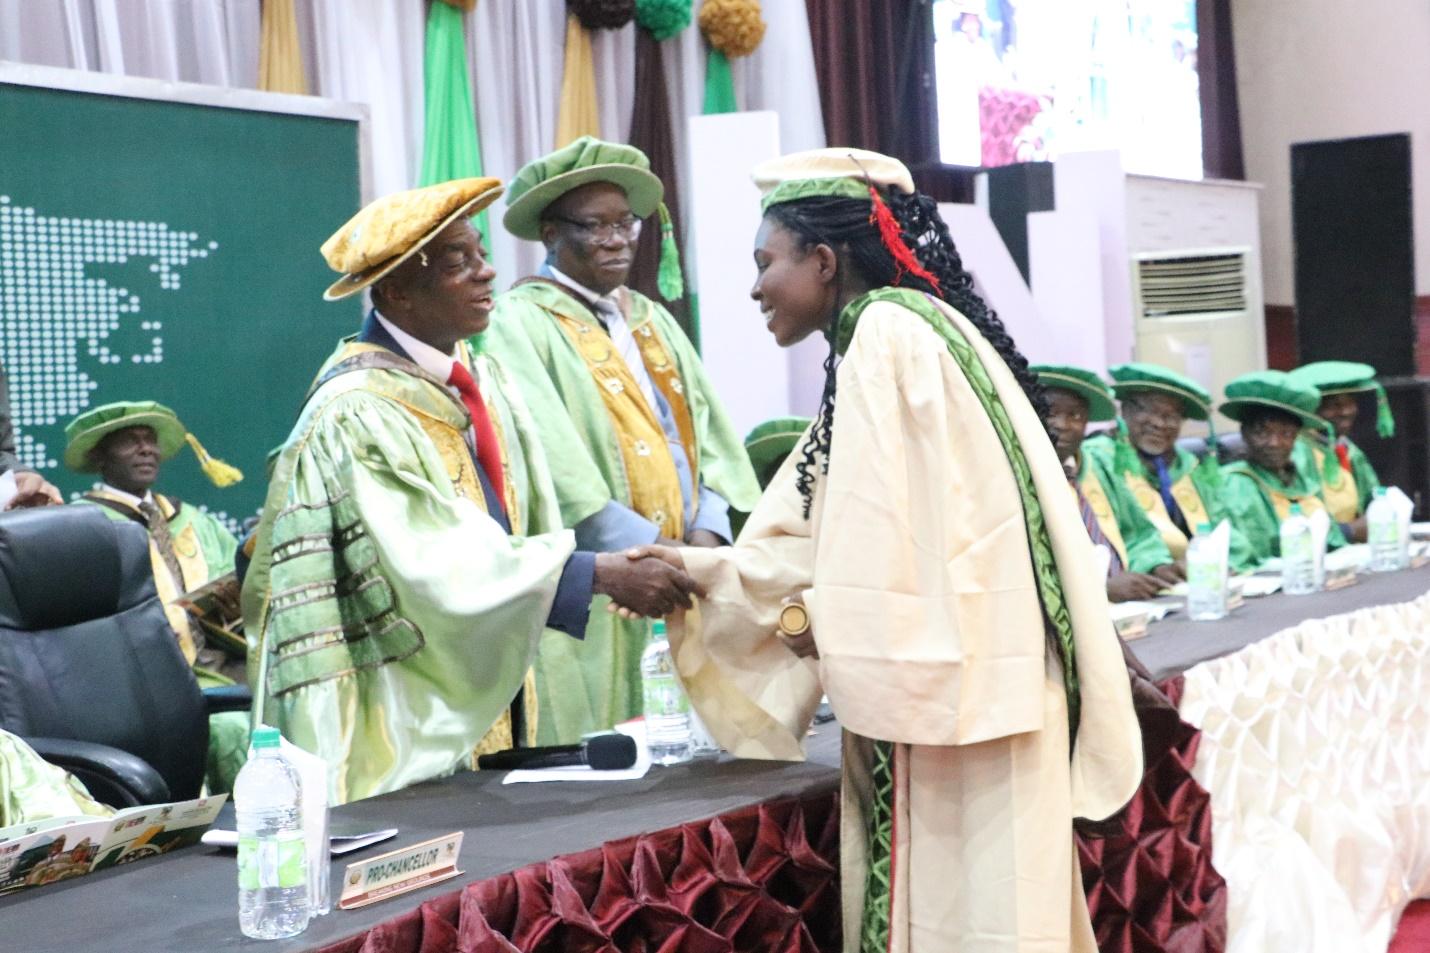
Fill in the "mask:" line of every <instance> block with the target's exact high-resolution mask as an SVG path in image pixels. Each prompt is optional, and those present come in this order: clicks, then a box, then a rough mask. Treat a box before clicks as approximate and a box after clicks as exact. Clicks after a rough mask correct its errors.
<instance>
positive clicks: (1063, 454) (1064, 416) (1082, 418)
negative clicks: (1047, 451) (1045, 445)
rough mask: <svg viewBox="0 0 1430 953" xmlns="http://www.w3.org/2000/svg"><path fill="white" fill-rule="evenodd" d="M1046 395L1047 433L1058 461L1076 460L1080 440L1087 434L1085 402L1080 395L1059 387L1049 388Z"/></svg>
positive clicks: (1079, 449) (1080, 447) (1079, 450)
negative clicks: (1056, 453) (1050, 437)
mask: <svg viewBox="0 0 1430 953" xmlns="http://www.w3.org/2000/svg"><path fill="white" fill-rule="evenodd" d="M1047 395H1048V433H1050V434H1052V437H1053V446H1054V447H1055V448H1056V449H1057V451H1058V459H1059V460H1067V459H1069V458H1072V459H1074V460H1076V459H1078V457H1079V454H1080V452H1081V451H1082V438H1083V436H1084V435H1085V434H1086V433H1087V400H1086V398H1084V397H1083V396H1082V395H1080V394H1075V393H1073V392H1072V391H1070V390H1064V389H1063V388H1061V387H1050V388H1048V389H1047Z"/></svg>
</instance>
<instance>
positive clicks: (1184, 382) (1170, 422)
mask: <svg viewBox="0 0 1430 953" xmlns="http://www.w3.org/2000/svg"><path fill="white" fill-rule="evenodd" d="M1107 373H1108V375H1109V376H1110V377H1111V378H1112V391H1113V394H1115V395H1116V397H1117V399H1118V401H1120V402H1121V410H1122V415H1121V420H1120V421H1119V423H1118V427H1117V429H1116V430H1115V431H1113V432H1112V433H1111V434H1109V435H1107V436H1097V437H1094V438H1092V439H1090V440H1088V441H1087V442H1086V443H1085V444H1083V452H1084V453H1086V454H1089V455H1092V456H1094V457H1097V458H1098V464H1099V467H1101V468H1104V469H1109V468H1110V469H1111V470H1113V471H1114V472H1115V473H1117V474H1118V475H1120V476H1121V477H1122V479H1123V481H1124V482H1125V483H1126V484H1127V487H1128V489H1130V490H1131V491H1132V495H1133V496H1134V497H1135V498H1136V500H1137V503H1138V505H1139V506H1141V507H1142V511H1143V512H1144V513H1146V514H1147V518H1148V519H1149V520H1151V522H1152V525H1153V526H1155V527H1156V528H1157V531H1158V533H1160V534H1161V536H1162V541H1163V542H1164V543H1166V544H1167V549H1168V550H1169V551H1170V552H1171V554H1172V557H1173V558H1174V559H1185V558H1186V554H1187V543H1188V542H1189V541H1190V539H1191V537H1192V535H1193V534H1194V533H1195V532H1196V530H1197V527H1198V526H1199V525H1201V524H1203V523H1212V524H1215V523H1219V522H1221V520H1222V519H1224V518H1227V514H1226V512H1225V508H1224V507H1223V506H1222V504H1221V499H1220V491H1221V467H1220V465H1219V464H1218V463H1217V458H1216V450H1215V446H1216V437H1215V432H1213V434H1212V437H1211V439H1210V440H1209V441H1208V447H1209V449H1208V451H1207V453H1206V454H1205V455H1204V456H1203V458H1202V459H1200V460H1198V459H1197V457H1196V455H1195V454H1193V453H1191V452H1190V451H1188V450H1184V449H1182V448H1180V447H1178V446H1177V438H1178V437H1179V436H1181V433H1182V425H1183V424H1184V423H1185V422H1186V421H1187V419H1188V418H1190V419H1192V420H1205V421H1210V420H1211V395H1210V394H1208V393H1207V392H1206V390H1205V389H1203V388H1202V386H1201V385H1200V384H1198V383H1197V382H1196V381H1193V380H1191V379H1190V378H1187V377H1184V376H1182V375H1181V374H1178V373H1176V372H1175V371H1172V370H1169V369H1168V368H1165V367H1160V366H1158V365H1156V364H1146V363H1132V364H1118V365H1115V366H1114V367H1110V368H1108V372H1107ZM1230 562H1231V568H1232V569H1233V570H1234V571H1237V572H1244V571H1247V570H1250V569H1253V568H1255V564H1256V561H1255V559H1254V558H1253V557H1252V554H1251V547H1250V545H1249V544H1248V543H1247V541H1246V537H1244V536H1243V535H1242V534H1241V531H1240V530H1238V529H1237V528H1236V527H1235V526H1232V528H1231V548H1230Z"/></svg>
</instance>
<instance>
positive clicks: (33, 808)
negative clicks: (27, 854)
mask: <svg viewBox="0 0 1430 953" xmlns="http://www.w3.org/2000/svg"><path fill="white" fill-rule="evenodd" d="M113 813H114V812H113V811H111V810H110V809H109V808H107V807H105V806H104V805H103V804H100V803H99V802H98V801H96V800H94V798H92V797H90V796H89V792H88V791H86V790H85V789H84V785H83V784H81V783H80V782H79V779H78V778H76V777H75V776H74V775H72V774H70V773H69V772H68V771H65V770H64V769H63V768H61V767H59V766H57V765H53V764H50V763H49V762H48V761H46V760H45V759H44V758H41V757H40V756H39V755H38V754H36V753H35V749H34V748H31V747H30V746H29V745H27V744H25V742H24V741H22V740H21V739H20V738H19V737H18V736H16V735H12V734H10V733H9V732H8V731H0V827H10V826H12V825H15V824H31V823H34V822H35V821H44V820H49V819H50V818H52V817H71V816H77V815H82V814H89V815H92V816H94V817H108V816H109V815H111V814H113Z"/></svg>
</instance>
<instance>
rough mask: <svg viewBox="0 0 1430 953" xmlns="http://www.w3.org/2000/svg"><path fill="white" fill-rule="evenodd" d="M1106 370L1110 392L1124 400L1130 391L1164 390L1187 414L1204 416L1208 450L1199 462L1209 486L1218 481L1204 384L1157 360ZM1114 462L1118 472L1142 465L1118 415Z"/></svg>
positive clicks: (1134, 470)
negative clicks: (1110, 383) (1110, 384)
mask: <svg viewBox="0 0 1430 953" xmlns="http://www.w3.org/2000/svg"><path fill="white" fill-rule="evenodd" d="M1107 374H1108V376H1109V377H1111V378H1112V392H1113V394H1115V395H1116V396H1117V399H1118V400H1126V399H1127V397H1128V396H1129V395H1131V394H1138V393H1146V392H1148V391H1152V392H1155V393H1158V394H1167V395H1169V396H1172V397H1176V398H1178V399H1180V400H1181V402H1182V413H1184V414H1186V415H1187V417H1188V418H1190V419H1191V420H1205V421H1206V422H1207V427H1208V433H1207V449H1208V451H1209V452H1208V453H1207V454H1206V455H1205V456H1204V457H1202V460H1201V463H1200V464H1198V466H1200V467H1201V468H1202V472H1203V476H1204V477H1205V479H1206V480H1207V481H1208V482H1209V483H1210V484H1211V485H1212V486H1216V485H1219V484H1220V483H1221V467H1220V465H1219V464H1218V462H1217V455H1216V445H1217V443H1216V422H1215V420H1214V419H1213V417H1212V412H1211V410H1212V395H1211V394H1209V393H1208V392H1207V389H1206V388H1205V387H1203V386H1202V385H1200V384H1198V383H1197V382H1196V381H1194V380H1192V379H1191V378H1190V377H1185V376H1183V375H1181V374H1178V373H1177V372H1176V371H1174V370H1171V369H1170V368H1166V367H1162V366H1161V365H1160V364H1147V363H1144V362H1132V363H1128V364H1114V365H1113V366H1112V367H1109V368H1108V369H1107ZM1113 465H1114V466H1115V467H1116V469H1117V470H1118V472H1120V473H1133V474H1138V475H1140V474H1141V473H1142V471H1143V469H1144V467H1143V466H1142V461H1141V459H1140V458H1139V457H1138V456H1137V451H1136V448H1134V447H1133V446H1132V441H1131V440H1130V439H1129V438H1128V435H1127V424H1126V422H1125V421H1124V420H1123V419H1122V418H1120V417H1119V418H1118V420H1117V450H1116V452H1115V457H1114V461H1113Z"/></svg>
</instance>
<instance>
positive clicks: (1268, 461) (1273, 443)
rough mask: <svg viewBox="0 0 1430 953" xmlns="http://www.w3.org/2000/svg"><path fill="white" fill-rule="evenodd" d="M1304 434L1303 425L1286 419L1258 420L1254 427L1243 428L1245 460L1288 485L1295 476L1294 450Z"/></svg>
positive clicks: (1262, 418)
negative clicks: (1297, 441) (1302, 432)
mask: <svg viewBox="0 0 1430 953" xmlns="http://www.w3.org/2000/svg"><path fill="white" fill-rule="evenodd" d="M1300 433H1301V422H1300V421H1299V420H1296V419H1295V418H1293V417H1291V416H1289V415H1287V416H1285V417H1279V416H1278V417H1259V418H1257V419H1256V420H1254V421H1253V422H1252V423H1251V424H1242V425H1241V439H1242V441H1243V442H1244V443H1245V444H1246V458H1247V459H1248V460H1250V461H1251V462H1252V463H1254V464H1256V465H1257V466H1259V467H1261V468H1262V469H1264V470H1269V471H1270V472H1272V473H1274V474H1276V475H1277V476H1279V477H1280V478H1281V480H1282V481H1283V482H1285V483H1290V482H1291V481H1292V480H1293V479H1294V478H1295V476H1296V472H1295V468H1294V467H1293V466H1292V465H1291V451H1292V450H1294V449H1295V447H1296V437H1297V436H1298V435H1299V434H1300Z"/></svg>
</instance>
